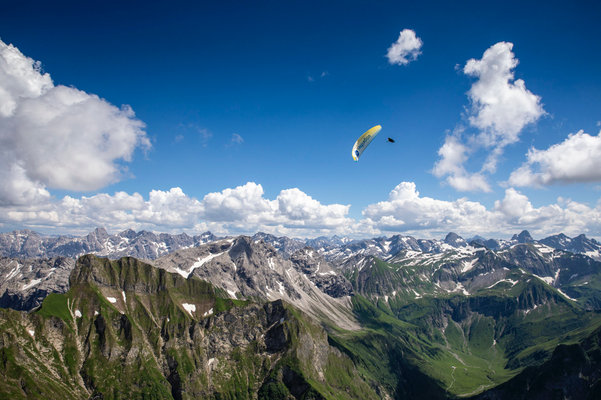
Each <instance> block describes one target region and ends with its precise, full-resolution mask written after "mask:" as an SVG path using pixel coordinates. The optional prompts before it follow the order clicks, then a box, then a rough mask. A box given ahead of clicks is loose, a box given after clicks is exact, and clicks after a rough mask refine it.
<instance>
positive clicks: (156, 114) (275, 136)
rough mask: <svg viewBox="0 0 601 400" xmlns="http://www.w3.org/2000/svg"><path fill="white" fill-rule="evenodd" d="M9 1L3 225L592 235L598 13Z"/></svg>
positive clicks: (2, 74)
mask: <svg viewBox="0 0 601 400" xmlns="http://www.w3.org/2000/svg"><path fill="white" fill-rule="evenodd" d="M343 5H344V6H343ZM2 8H3V9H4V12H2V13H1V15H0V152H1V153H2V156H1V157H0V232H9V231H12V230H16V229H24V228H27V229H31V230H35V231H37V232H40V233H43V234H71V235H83V234H87V233H89V232H90V231H92V230H93V229H95V228H96V227H105V228H106V229H107V231H109V232H110V233H116V232H119V231H122V230H125V229H133V230H136V231H139V230H142V229H144V230H149V231H153V232H166V233H181V232H186V233H188V234H190V235H194V234H200V233H202V232H205V231H211V232H213V233H214V234H216V235H220V236H225V235H238V234H251V235H252V234H253V233H256V232H259V231H263V232H266V233H271V234H274V235H277V236H284V235H285V236H289V237H301V238H311V237H317V236H332V235H338V236H349V237H352V238H366V237H375V236H391V235H394V234H397V233H400V234H403V235H412V236H415V237H418V238H441V237H444V236H445V235H446V234H447V233H448V232H451V231H452V232H456V233H458V234H459V235H461V236H463V237H465V238H468V237H473V236H474V235H480V236H483V237H486V238H497V239H504V238H509V237H511V236H512V235H513V234H516V233H519V232H521V231H522V230H528V231H529V232H530V233H531V234H532V235H533V236H534V237H536V238H539V237H540V238H542V237H546V236H550V235H554V234H558V233H560V232H562V233H564V234H566V235H568V236H572V237H573V236H576V235H579V234H582V233H584V234H586V235H587V236H588V237H594V238H597V239H599V238H601V184H600V182H601V137H600V136H599V133H600V132H601V75H600V74H599V73H598V66H599V65H600V61H601V60H600V58H601V55H600V54H599V53H598V51H596V49H597V48H598V47H599V45H600V44H601V27H599V24H598V23H597V21H596V16H598V15H599V12H600V11H601V5H599V4H588V3H584V2H583V3H574V4H565V3H563V2H551V3H549V2H545V3H542V2H538V1H537V2H532V3H529V4H527V5H524V4H522V3H519V2H510V3H506V4H504V6H503V8H502V9H499V7H498V6H497V5H488V4H480V3H478V2H470V3H465V4H463V5H462V6H460V7H458V6H455V5H452V4H448V3H445V2H432V3H428V4H398V3H393V2H381V3H379V4H375V5H374V4H363V3H362V2H352V3H348V2H345V3H341V2H333V3H328V4H322V3H318V2H303V3H302V4H301V3H298V4H281V3H278V2H264V3H262V4H245V3H242V2H240V3H235V6H232V4H228V5H225V4H223V5H220V4H211V5H206V4H197V3H195V2H184V3H181V4H178V5H173V6H169V7H167V6H164V5H159V4H153V3H150V4H148V3H144V7H141V6H140V4H128V5H123V4H121V3H117V2H105V3H103V4H101V5H100V4H79V3H75V2H62V3H61V4H58V5H56V4H52V5H50V4H37V5H36V6H35V7H31V6H30V5H27V4H19V3H18V2H11V3H10V4H6V5H3V7H2ZM366 21H373V22H370V23H366ZM375 125H382V131H381V132H380V134H379V135H378V136H377V137H376V140H374V141H373V142H372V143H371V145H370V147H369V148H368V149H367V150H366V151H365V153H364V154H363V155H362V156H361V159H360V160H359V161H358V162H357V163H355V162H353V160H352V157H351V148H352V146H353V143H354V142H355V140H356V139H357V138H358V137H359V136H360V135H361V134H362V133H363V132H365V131H366V130H368V129H369V128H371V127H372V126H375ZM388 137H390V138H393V139H394V140H395V143H387V140H386V139H387V138H388Z"/></svg>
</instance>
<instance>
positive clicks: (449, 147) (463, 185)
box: [432, 133, 492, 192]
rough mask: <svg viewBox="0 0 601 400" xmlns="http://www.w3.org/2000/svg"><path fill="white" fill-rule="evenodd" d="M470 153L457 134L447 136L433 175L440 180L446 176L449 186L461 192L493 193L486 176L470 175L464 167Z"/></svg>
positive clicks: (479, 174) (439, 151)
mask: <svg viewBox="0 0 601 400" xmlns="http://www.w3.org/2000/svg"><path fill="white" fill-rule="evenodd" d="M469 152H471V149H470V148H468V147H467V146H466V145H464V144H463V143H461V139H460V136H459V135H458V134H457V133H456V134H453V135H447V136H446V138H445V143H444V145H442V147H441V148H440V149H439V150H438V155H439V156H440V159H439V160H438V162H436V164H435V165H434V168H433V169H432V173H433V174H434V175H435V176H436V177H438V178H441V177H444V176H446V177H447V178H446V182H447V184H449V185H450V186H451V187H453V188H455V189H456V190H459V191H463V192H473V191H482V192H492V189H491V188H490V185H489V184H488V182H487V181H486V177H485V176H484V175H482V174H481V173H473V174H470V173H468V172H467V171H466V170H465V168H464V167H463V164H464V163H465V162H466V161H467V159H468V154H469Z"/></svg>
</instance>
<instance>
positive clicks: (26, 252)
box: [0, 228, 601, 261]
mask: <svg viewBox="0 0 601 400" xmlns="http://www.w3.org/2000/svg"><path fill="white" fill-rule="evenodd" d="M220 239H224V238H223V237H217V236H215V235H213V234H212V233H211V232H205V233H203V234H201V235H196V236H189V235H187V234H185V233H182V234H179V235H170V234H167V233H161V234H154V233H152V232H147V231H140V232H135V231H133V230H131V229H128V230H125V231H123V232H120V233H117V234H114V235H109V234H108V233H107V231H106V229H104V228H97V229H96V230H94V231H93V232H91V233H89V234H88V235H86V236H81V237H74V236H58V237H54V236H53V237H48V236H42V235H40V234H38V233H37V232H34V231H30V230H28V229H24V230H20V231H13V232H9V233H0V256H3V257H19V258H52V257H59V256H62V257H69V258H73V259H77V258H78V257H80V256H82V255H84V254H94V255H96V256H99V257H108V258H111V259H115V260H116V259H119V258H121V257H135V258H138V259H143V260H154V259H157V258H159V257H162V256H164V255H167V254H170V253H172V252H174V251H176V250H180V249H187V248H191V247H198V246H200V245H202V244H206V243H210V242H214V241H217V240H220ZM252 239H253V240H254V241H258V240H263V241H264V242H265V243H269V244H271V245H272V246H273V247H274V248H275V249H276V250H277V251H278V252H279V253H280V254H282V256H284V258H289V257H290V256H291V255H292V254H293V253H294V252H295V251H296V250H299V249H302V248H303V247H305V246H310V247H313V248H314V249H315V250H317V251H318V252H319V253H320V254H322V255H323V256H324V257H325V258H326V259H327V260H329V261H333V260H340V259H343V258H348V257H349V256H352V255H356V254H359V253H360V254H364V255H374V256H376V257H379V258H387V257H391V256H394V255H395V254H397V253H398V252H399V251H401V250H413V251H419V252H425V253H442V252H445V251H449V250H452V249H455V248H459V247H465V246H467V245H468V241H466V240H464V239H463V238H462V237H460V236H459V235H457V234H455V233H453V232H451V233H449V234H448V235H447V236H446V237H445V238H444V240H436V239H415V238H414V237H412V236H403V235H394V236H392V237H390V238H386V237H380V238H372V239H361V240H353V239H350V238H346V237H344V238H340V237H338V236H333V237H331V238H327V237H318V238H315V239H293V238H288V237H285V236H282V237H277V236H274V235H271V234H268V233H263V232H259V233H256V234H255V235H253V236H252ZM469 242H470V243H471V242H476V243H479V244H482V245H484V246H486V247H488V248H489V249H491V250H503V249H506V248H509V247H511V246H513V245H515V244H519V243H541V244H544V245H546V246H549V247H552V248H554V249H558V250H565V251H570V252H572V253H581V254H586V255H588V256H589V257H591V258H593V259H596V260H601V251H600V249H601V243H599V242H598V241H596V240H595V239H589V238H587V237H586V236H585V235H580V236H577V237H575V238H569V237H567V236H566V235H564V234H562V233H560V234H559V235H553V236H549V237H547V238H544V239H541V240H534V239H532V236H530V233H528V231H523V232H521V233H520V234H519V235H513V237H512V238H511V239H510V240H497V239H488V240H486V239H483V238H481V237H479V236H477V237H475V238H474V239H472V240H470V241H469Z"/></svg>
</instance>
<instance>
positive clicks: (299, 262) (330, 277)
mask: <svg viewBox="0 0 601 400" xmlns="http://www.w3.org/2000/svg"><path fill="white" fill-rule="evenodd" d="M290 261H291V262H292V264H293V265H294V267H295V268H296V269H297V270H298V271H299V272H301V273H303V274H304V275H306V276H307V277H308V278H309V280H310V281H311V282H313V283H314V284H315V286H317V287H318V288H319V289H320V290H321V291H322V292H324V293H325V294H327V295H329V296H331V297H334V298H339V297H344V296H351V295H352V294H353V286H352V285H351V283H350V282H349V281H348V279H346V278H345V277H344V276H342V275H339V274H338V273H336V272H335V271H334V270H333V269H332V267H331V266H330V264H328V262H327V261H326V260H325V258H323V257H322V256H321V255H319V253H318V252H317V251H315V249H313V248H312V247H305V248H304V249H302V250H298V251H296V252H295V253H294V254H292V256H291V257H290Z"/></svg>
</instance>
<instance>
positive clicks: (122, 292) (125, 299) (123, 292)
mask: <svg viewBox="0 0 601 400" xmlns="http://www.w3.org/2000/svg"><path fill="white" fill-rule="evenodd" d="M121 294H122V295H123V301H124V302H126V303H127V297H125V291H124V290H122V291H121Z"/></svg>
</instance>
